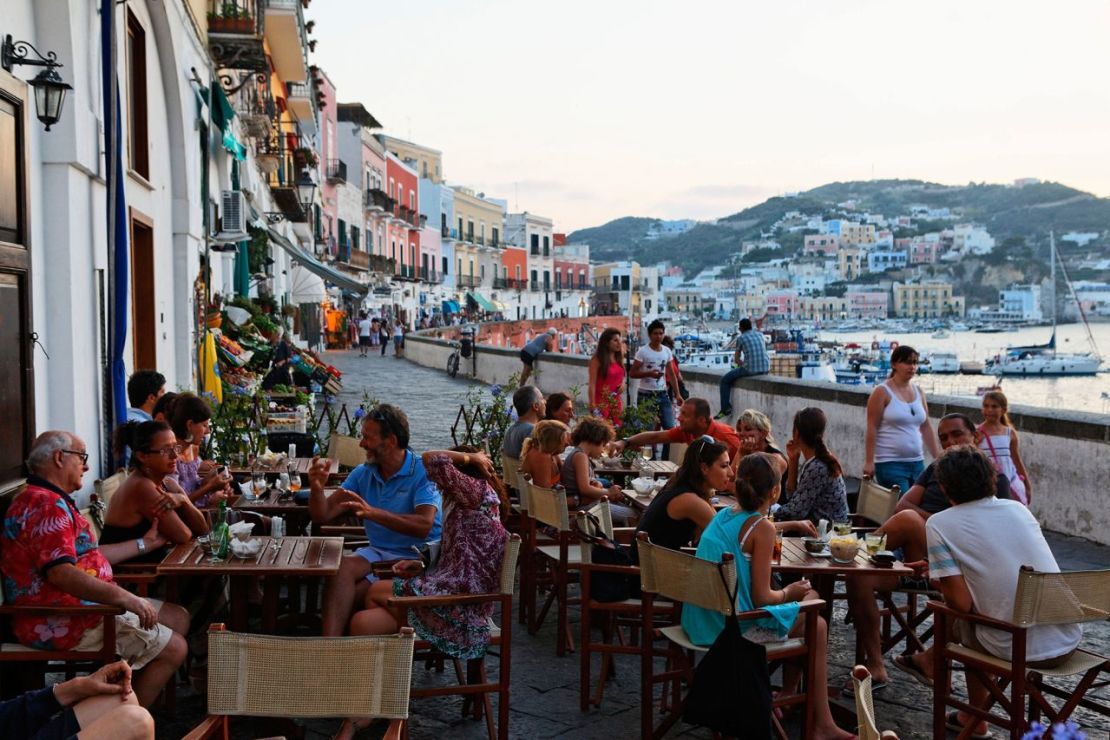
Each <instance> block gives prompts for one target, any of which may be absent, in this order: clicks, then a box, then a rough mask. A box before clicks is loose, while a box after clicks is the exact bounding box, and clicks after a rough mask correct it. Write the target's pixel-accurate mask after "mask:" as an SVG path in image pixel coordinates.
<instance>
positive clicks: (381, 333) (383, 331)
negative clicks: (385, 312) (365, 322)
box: [378, 318, 389, 357]
mask: <svg viewBox="0 0 1110 740" xmlns="http://www.w3.org/2000/svg"><path fill="white" fill-rule="evenodd" d="M378 340H379V341H380V342H381V346H382V357H385V348H386V347H388V346H389V322H388V321H386V320H385V319H384V318H383V319H382V324H381V326H380V327H378Z"/></svg>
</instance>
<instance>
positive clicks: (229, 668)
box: [185, 624, 415, 740]
mask: <svg viewBox="0 0 1110 740" xmlns="http://www.w3.org/2000/svg"><path fill="white" fill-rule="evenodd" d="M414 643H415V638H414V635H413V631H412V629H411V628H408V627H406V628H403V629H402V630H401V633H400V634H398V635H375V636H369V637H272V636H269V635H248V634H242V633H238V632H228V631H225V630H224V626H223V625H222V624H213V625H212V626H211V627H209V632H208V716H207V717H206V718H205V719H204V720H203V721H202V722H201V723H200V724H199V725H198V726H197V727H196V728H194V729H193V731H192V732H190V733H189V734H188V735H186V736H185V738H186V740H203V739H204V738H209V737H214V736H216V735H219V736H221V737H224V738H226V737H228V731H229V719H230V717H232V716H250V717H302V718H312V717H383V718H387V719H390V720H392V722H391V723H390V725H389V729H388V730H387V731H386V733H385V737H386V738H390V739H391V740H400V738H402V737H404V734H405V732H406V729H407V727H406V725H407V722H406V721H407V719H408V716H409V688H410V685H411V684H412V655H413V646H414Z"/></svg>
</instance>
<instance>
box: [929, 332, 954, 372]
mask: <svg viewBox="0 0 1110 740" xmlns="http://www.w3.org/2000/svg"><path fill="white" fill-rule="evenodd" d="M950 336H952V333H951V332H949V331H948V330H947V329H938V330H936V331H935V332H933V339H948V338H949V337H950ZM934 372H935V371H934Z"/></svg>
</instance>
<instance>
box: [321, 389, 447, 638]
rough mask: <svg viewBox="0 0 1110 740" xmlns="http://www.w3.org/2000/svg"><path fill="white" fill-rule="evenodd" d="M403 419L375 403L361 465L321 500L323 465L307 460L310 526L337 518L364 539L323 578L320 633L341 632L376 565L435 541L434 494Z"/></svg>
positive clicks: (366, 428)
mask: <svg viewBox="0 0 1110 740" xmlns="http://www.w3.org/2000/svg"><path fill="white" fill-rule="evenodd" d="M408 445H409V421H408V418H407V417H406V416H405V413H404V412H403V411H401V409H399V408H397V407H396V406H390V405H388V404H381V405H379V406H376V407H375V408H373V409H371V410H370V411H369V413H367V414H366V417H365V418H364V419H363V422H362V441H361V442H360V446H361V447H362V449H364V450H366V462H365V463H364V464H363V465H359V466H358V467H357V468H355V469H354V470H353V471H351V474H350V475H349V476H347V480H345V481H343V485H342V486H341V487H340V489H339V490H338V491H336V492H335V493H333V494H332V495H331V496H329V497H326V498H325V497H324V484H325V483H326V482H327V477H328V464H327V461H326V460H314V461H313V463H312V468H311V469H310V471H309V475H308V479H309V484H310V486H311V492H310V494H309V511H310V513H311V514H312V519H313V521H314V522H318V523H322V522H327V521H331V520H332V519H335V518H336V517H337V516H340V515H343V514H354V515H355V516H357V517H359V518H360V519H362V520H363V522H364V526H365V527H366V537H367V539H368V540H369V541H370V543H369V545H367V546H366V547H362V548H359V549H358V550H356V551H355V553H354V554H353V555H347V556H346V557H344V558H343V562H342V564H341V565H340V567H339V573H338V574H336V576H335V577H334V578H331V579H329V581H328V586H327V590H326V592H325V594H324V635H326V636H338V635H342V634H344V633H345V632H346V630H347V622H348V620H349V619H350V617H351V612H352V609H353V608H354V606H355V604H356V603H357V604H361V603H362V601H363V599H364V598H365V596H366V590H367V588H369V586H370V583H371V582H372V581H374V580H376V578H375V577H374V575H373V574H372V572H371V568H372V566H373V564H374V563H376V562H379V561H381V560H399V559H411V558H412V557H413V555H414V553H413V547H414V546H416V547H419V546H421V545H423V544H424V543H425V542H433V541H436V540H438V539H439V537H440V515H439V510H440V495H439V490H438V489H437V488H436V487H435V484H433V483H432V482H431V481H429V480H428V476H427V474H426V473H425V472H424V463H423V462H421V460H420V456H419V455H416V454H414V453H413V452H412V451H411V450H409V449H408Z"/></svg>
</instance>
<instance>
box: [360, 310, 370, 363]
mask: <svg viewBox="0 0 1110 740" xmlns="http://www.w3.org/2000/svg"><path fill="white" fill-rule="evenodd" d="M370 324H371V321H370V317H369V316H367V315H366V312H365V311H363V312H362V314H361V315H360V316H359V319H358V356H359V357H366V353H367V352H368V351H369V350H370Z"/></svg>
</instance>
